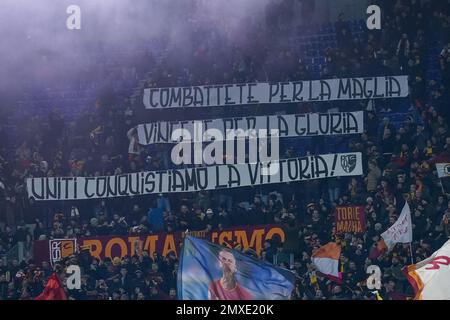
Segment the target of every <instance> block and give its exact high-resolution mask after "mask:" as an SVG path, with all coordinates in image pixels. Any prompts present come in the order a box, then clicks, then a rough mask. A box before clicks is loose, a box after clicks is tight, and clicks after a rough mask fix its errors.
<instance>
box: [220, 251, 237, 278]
mask: <svg viewBox="0 0 450 320" xmlns="http://www.w3.org/2000/svg"><path fill="white" fill-rule="evenodd" d="M219 262H220V267H221V268H223V270H224V271H225V272H231V273H235V272H236V259H235V258H234V256H233V254H232V253H231V252H228V251H220V252H219Z"/></svg>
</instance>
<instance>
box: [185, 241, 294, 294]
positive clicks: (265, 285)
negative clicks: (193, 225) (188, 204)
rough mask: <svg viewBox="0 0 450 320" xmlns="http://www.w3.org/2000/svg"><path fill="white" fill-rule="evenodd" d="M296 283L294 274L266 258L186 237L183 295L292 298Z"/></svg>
mask: <svg viewBox="0 0 450 320" xmlns="http://www.w3.org/2000/svg"><path fill="white" fill-rule="evenodd" d="M293 283H294V276H293V274H291V273H290V272H289V271H287V270H281V269H280V268H277V267H274V266H273V265H271V264H269V263H267V262H265V261H261V260H258V259H255V258H252V257H250V256H247V255H244V254H242V253H240V252H238V251H233V250H231V249H227V248H224V247H222V246H219V245H216V244H213V243H210V242H207V241H204V240H201V239H198V238H194V237H187V238H186V239H185V242H184V246H183V252H182V255H181V260H180V266H179V269H178V297H179V299H182V300H253V299H257V300H258V299H262V300H275V299H288V298H289V297H290V294H291V292H292V290H293V288H294V287H293Z"/></svg>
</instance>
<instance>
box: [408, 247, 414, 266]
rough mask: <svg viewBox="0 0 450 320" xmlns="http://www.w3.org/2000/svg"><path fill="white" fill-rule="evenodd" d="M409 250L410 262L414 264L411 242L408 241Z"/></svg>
mask: <svg viewBox="0 0 450 320" xmlns="http://www.w3.org/2000/svg"><path fill="white" fill-rule="evenodd" d="M409 252H410V254H411V264H414V259H413V252H412V242H410V243H409Z"/></svg>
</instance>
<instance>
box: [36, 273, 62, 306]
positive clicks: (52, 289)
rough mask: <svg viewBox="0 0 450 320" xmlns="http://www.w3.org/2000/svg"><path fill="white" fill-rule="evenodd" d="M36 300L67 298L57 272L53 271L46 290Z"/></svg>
mask: <svg viewBox="0 0 450 320" xmlns="http://www.w3.org/2000/svg"><path fill="white" fill-rule="evenodd" d="M34 300H67V295H66V292H65V291H64V288H63V287H62V285H61V281H59V278H58V276H57V274H56V273H53V274H52V275H51V276H50V278H48V281H47V284H46V286H45V288H44V291H42V293H41V294H40V295H39V296H37V297H36V298H35V299H34Z"/></svg>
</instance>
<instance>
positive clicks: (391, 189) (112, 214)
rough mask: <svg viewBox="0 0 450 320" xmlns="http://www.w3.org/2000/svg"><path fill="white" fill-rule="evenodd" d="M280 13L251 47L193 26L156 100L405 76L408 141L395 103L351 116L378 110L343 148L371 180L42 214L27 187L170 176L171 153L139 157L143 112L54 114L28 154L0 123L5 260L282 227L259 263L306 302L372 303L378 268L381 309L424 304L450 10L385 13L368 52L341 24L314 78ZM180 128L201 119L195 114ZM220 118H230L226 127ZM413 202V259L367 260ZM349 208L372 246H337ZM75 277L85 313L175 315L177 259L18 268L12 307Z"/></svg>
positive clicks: (362, 240) (449, 88) (449, 211)
mask: <svg viewBox="0 0 450 320" xmlns="http://www.w3.org/2000/svg"><path fill="white" fill-rule="evenodd" d="M281 3H283V4H284V6H287V8H285V7H279V8H278V10H275V11H273V10H272V11H268V12H272V13H271V14H267V17H266V18H267V23H265V24H263V23H261V24H258V23H253V24H251V25H249V26H248V28H247V29H246V32H243V34H242V39H239V38H238V39H233V40H232V41H231V40H230V39H228V38H226V37H224V36H223V35H222V34H220V33H218V32H216V31H215V29H214V28H208V29H206V28H205V29H204V30H202V29H200V27H201V26H197V28H196V26H195V25H194V26H191V29H192V30H195V32H193V34H192V39H191V46H190V47H189V48H187V49H186V50H190V51H189V54H187V55H184V56H185V57H187V58H185V59H179V57H180V53H179V52H176V50H172V51H171V50H166V52H165V54H164V57H163V59H162V60H160V61H157V60H152V62H151V63H150V64H151V65H150V66H149V68H151V70H152V72H151V75H150V77H149V78H148V79H147V86H153V87H165V86H183V85H194V84H198V85H203V84H212V83H242V82H254V81H265V80H270V81H289V80H300V79H302V80H305V79H313V78H333V77H339V78H342V77H350V76H374V75H394V74H408V75H409V85H410V97H409V98H408V99H409V100H408V102H407V103H408V104H409V105H410V109H409V110H408V111H409V114H410V115H409V116H408V117H406V118H405V119H404V121H403V122H402V123H401V124H400V125H398V126H396V125H395V124H394V123H393V122H392V121H391V120H390V118H389V115H390V113H391V112H392V111H394V110H395V108H396V103H398V102H397V100H395V99H394V100H380V101H375V102H373V101H371V102H370V103H367V101H364V103H362V104H361V103H356V104H355V103H350V106H349V107H350V108H353V109H354V110H358V109H361V108H364V110H366V111H365V113H366V115H365V132H364V133H363V134H361V135H358V136H357V137H356V138H355V137H345V146H344V148H345V149H346V150H348V151H360V152H362V153H363V159H364V175H363V176H362V177H352V178H330V179H326V180H315V181H308V182H296V183H289V184H283V185H269V186H262V187H258V188H240V189H230V190H223V191H214V192H212V191H204V192H199V193H196V194H183V196H180V195H170V194H169V195H163V194H159V195H154V196H145V197H130V198H126V199H125V198H117V199H114V198H112V199H104V200H98V201H97V200H88V201H77V202H70V201H67V202H60V201H54V202H37V201H33V200H32V199H28V198H27V193H26V188H25V179H26V178H27V177H42V176H69V175H73V176H98V175H113V174H120V173H123V172H136V171H140V170H157V169H163V168H168V167H170V166H171V164H170V159H169V158H168V154H170V151H169V150H170V149H168V148H169V146H159V145H158V146H152V147H145V148H144V147H143V146H139V145H137V144H136V143H135V142H134V141H135V135H136V132H135V130H134V129H133V127H134V126H135V125H137V124H139V123H140V119H142V118H141V115H140V110H139V108H142V106H140V105H133V104H132V103H129V101H128V104H126V103H127V101H114V99H112V98H111V97H107V98H104V97H103V98H99V99H98V100H97V102H96V103H95V107H94V108H92V109H90V110H88V111H87V112H86V113H85V114H83V115H81V116H80V117H79V118H78V119H76V120H75V121H73V122H68V121H66V119H65V118H64V113H63V112H61V111H59V110H57V109H54V110H52V112H50V113H49V114H48V116H37V115H30V116H29V117H27V118H25V119H23V122H22V123H20V127H21V132H22V134H21V136H20V141H18V142H17V143H16V145H15V147H10V145H11V144H9V143H7V141H6V140H3V139H7V138H6V137H7V136H8V134H7V132H6V130H7V129H6V128H7V127H8V125H10V124H9V123H6V119H7V117H6V116H5V117H3V116H2V115H0V139H2V140H0V227H1V228H0V255H2V254H6V253H7V252H8V251H9V250H10V249H12V248H13V247H14V246H15V245H16V244H17V243H18V242H22V243H25V244H26V246H28V247H31V245H32V242H33V241H34V240H38V239H40V240H43V239H51V238H55V239H57V238H73V237H85V236H100V235H126V234H148V233H154V232H159V231H165V232H173V231H184V230H186V229H189V230H199V231H200V230H201V231H210V230H221V229H223V228H227V227H230V226H238V225H259V224H272V223H277V224H284V225H285V228H286V233H287V234H288V236H287V240H286V242H285V243H279V242H272V243H271V242H266V243H265V244H264V249H263V252H262V254H261V257H260V258H261V259H266V260H268V261H270V262H273V261H274V257H276V259H275V261H276V262H277V264H279V265H281V266H283V267H286V268H288V269H291V270H294V271H295V272H296V273H297V275H298V276H299V277H300V278H299V279H301V280H298V282H297V286H296V289H295V290H294V292H293V294H292V298H293V299H319V300H320V299H375V296H374V295H373V294H371V293H370V290H367V288H366V287H365V284H364V283H365V279H366V278H367V274H366V272H365V270H366V268H367V266H369V265H371V264H376V265H378V266H380V268H381V270H382V275H383V278H382V285H383V287H382V289H381V290H380V294H381V296H382V297H383V298H384V299H404V298H406V297H407V296H411V295H412V288H411V287H410V286H409V284H408V282H407V280H406V278H405V276H404V275H403V274H402V272H401V268H402V267H404V266H405V265H408V264H410V262H411V259H414V261H415V262H418V261H420V260H422V259H424V258H426V257H427V256H429V255H430V254H431V253H432V252H433V251H434V250H436V249H437V248H438V247H440V245H442V244H443V243H444V242H445V241H446V240H447V239H448V238H450V225H449V218H450V201H449V197H448V193H447V194H446V193H445V192H444V190H443V189H442V188H441V185H440V184H439V179H438V178H437V175H436V171H435V166H434V164H435V163H438V162H450V133H449V131H448V130H449V121H448V119H449V117H450V114H449V110H450V108H449V105H448V101H449V98H450V97H449V93H450V73H449V67H450V32H448V28H449V25H450V11H449V8H450V7H449V6H448V3H447V5H445V1H425V4H424V5H422V4H421V1H418V0H403V1H400V0H399V1H379V3H380V5H381V6H382V8H383V14H384V15H385V19H383V26H382V28H383V30H382V31H376V30H374V31H369V30H366V31H364V32H363V33H362V35H359V36H355V35H352V28H351V27H350V23H349V22H348V21H347V20H346V18H345V15H344V14H341V15H340V16H339V18H338V21H337V22H336V23H335V26H334V27H335V28H334V29H335V33H336V35H335V37H336V41H337V45H336V47H333V48H332V47H330V48H326V49H325V50H323V52H321V55H322V56H323V57H324V59H325V64H324V65H323V68H322V71H321V74H320V75H316V74H314V73H313V72H311V71H310V69H309V65H308V62H306V61H305V59H304V58H302V56H301V54H300V53H299V52H296V50H295V49H291V48H289V45H288V43H289V39H291V38H292V37H293V36H294V33H295V32H294V31H292V30H291V31H290V27H289V26H290V24H291V22H290V21H291V20H292V19H293V18H292V17H290V13H291V11H290V10H289V7H288V6H289V3H290V1H283V2H281ZM273 6H276V4H273ZM273 12H276V13H277V14H273ZM186 23H192V24H195V21H188V22H186ZM432 33H433V34H432ZM430 39H435V41H438V43H439V44H440V46H441V47H442V51H441V52H440V54H439V56H436V57H433V60H432V62H431V63H430V64H431V65H428V64H427V58H428V57H429V55H430V54H431V53H430V52H429V50H428V47H429V46H428V41H430ZM168 49H171V48H170V47H168ZM205 66H208V67H207V68H206V67H205ZM429 68H439V69H440V75H439V77H437V78H436V79H434V78H432V79H431V78H428V74H427V69H429ZM342 106H344V104H342V103H334V104H333V105H328V103H316V104H306V105H299V106H297V107H296V108H297V110H296V111H300V112H310V111H324V110H327V108H331V107H338V108H339V107H342ZM345 106H346V108H347V106H348V103H347V104H346V105H345ZM369 106H372V107H371V108H370V107H369ZM254 109H257V110H254ZM250 110H253V111H250ZM261 110H265V109H264V107H263V106H261V107H260V106H258V107H256V108H255V107H253V108H252V109H248V110H247V109H245V112H246V113H247V114H248V112H254V113H255V114H258V113H260V112H261ZM346 110H348V109H346ZM183 112H185V116H187V117H189V114H188V112H189V111H183ZM221 116H222V114H220V111H217V113H216V114H214V117H221ZM159 117H162V115H161V114H158V113H157V112H156V113H155V120H158V118H159ZM210 117H211V116H210ZM126 137H128V138H129V139H127V138H126ZM314 139H316V138H314ZM317 139H320V138H317ZM321 141H322V140H313V141H312V143H311V146H315V147H316V148H317V149H311V150H308V151H310V152H313V153H314V152H315V151H319V150H320V148H321V147H323V146H318V144H320V142H321ZM297 143H299V142H298V141H297ZM283 152H284V154H285V156H286V157H288V156H296V155H297V154H296V153H297V152H298V150H296V149H295V148H291V147H288V148H285V149H283ZM447 192H449V191H448V190H447ZM404 200H407V201H408V202H409V204H410V207H411V212H412V221H413V230H414V233H413V243H412V256H411V252H410V247H409V245H401V244H399V245H397V246H396V247H395V249H394V250H393V251H391V252H390V253H389V254H385V255H381V256H380V257H377V258H375V259H370V258H369V256H370V252H371V250H372V249H373V247H374V245H375V244H376V242H377V241H378V240H379V238H380V234H381V233H382V232H383V231H385V230H386V229H387V228H388V227H389V226H390V225H392V224H393V223H394V222H395V221H396V219H397V218H398V215H399V212H400V210H401V208H402V206H403V203H404ZM345 204H363V205H364V206H365V215H366V221H367V232H365V233H364V234H359V235H355V234H345V235H336V234H335V225H334V218H333V217H334V216H333V208H334V207H335V206H336V205H345ZM30 225H33V228H29V227H28V226H30ZM329 241H336V242H338V243H340V244H341V245H342V248H343V250H342V255H341V258H340V271H341V272H342V273H343V275H344V281H343V282H342V283H341V284H337V283H335V282H333V281H331V280H329V279H327V278H325V277H322V276H320V275H316V274H315V272H314V267H313V265H312V263H311V254H312V252H313V251H314V250H315V249H317V248H318V247H319V246H320V245H323V244H326V243H327V242H329ZM291 254H293V256H294V259H293V260H291V258H290V257H291ZM70 264H78V265H80V266H81V268H82V274H83V276H82V288H81V290H74V291H69V296H70V297H71V298H72V299H91V300H96V299H112V300H129V299H132V300H144V299H176V279H177V277H176V275H177V267H178V260H177V257H176V256H175V255H174V254H169V255H167V256H166V257H163V256H160V255H158V254H155V255H154V256H149V255H148V253H146V252H145V251H144V252H142V254H140V255H134V256H127V257H124V258H123V259H119V258H114V259H112V260H111V259H104V260H99V259H96V258H93V257H91V256H90V255H89V253H88V252H86V251H81V252H80V253H79V254H77V255H74V256H71V257H69V258H67V259H66V260H65V261H63V262H62V263H59V264H56V265H55V266H54V267H52V266H50V264H49V263H46V262H44V263H43V264H42V265H40V264H39V265H38V264H36V263H35V262H34V261H33V259H30V260H29V261H18V260H17V259H12V260H8V261H7V262H6V263H5V261H4V260H2V259H0V300H1V299H9V300H15V299H32V298H33V297H36V296H37V295H39V294H40V293H41V292H42V290H43V287H44V285H45V279H47V278H48V277H49V276H50V275H51V274H52V272H53V270H56V271H57V272H58V273H60V274H61V275H62V277H64V272H63V270H64V267H65V266H68V265H70Z"/></svg>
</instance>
